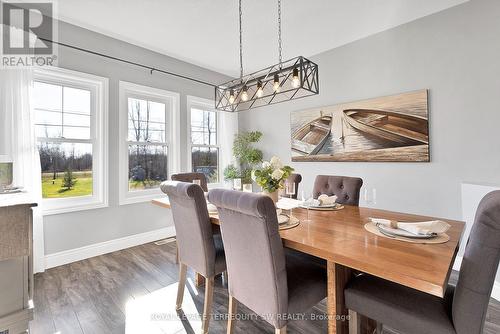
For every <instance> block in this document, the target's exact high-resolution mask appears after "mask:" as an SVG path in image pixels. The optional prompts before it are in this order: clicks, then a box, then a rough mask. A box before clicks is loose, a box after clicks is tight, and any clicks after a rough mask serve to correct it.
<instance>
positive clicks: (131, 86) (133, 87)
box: [119, 81, 180, 205]
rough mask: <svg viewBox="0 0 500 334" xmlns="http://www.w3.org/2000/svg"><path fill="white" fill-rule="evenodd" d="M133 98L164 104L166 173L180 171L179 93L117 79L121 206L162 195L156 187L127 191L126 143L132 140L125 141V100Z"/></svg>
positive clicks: (126, 127) (126, 113) (126, 116)
mask: <svg viewBox="0 0 500 334" xmlns="http://www.w3.org/2000/svg"><path fill="white" fill-rule="evenodd" d="M129 97H131V98H136V99H143V100H148V101H154V102H160V103H164V104H165V112H166V118H165V121H166V124H167V126H166V128H165V131H166V132H167V138H166V142H165V144H166V146H167V159H168V176H169V177H170V176H171V175H172V174H175V173H177V172H178V171H179V170H180V150H179V146H180V143H179V138H180V136H179V128H180V94H179V93H176V92H171V91H167V90H163V89H159V88H154V87H149V86H143V85H139V84H135V83H131V82H127V81H120V82H119V128H120V129H119V141H120V145H119V150H120V151H119V164H120V165H119V166H120V167H119V193H120V194H119V202H120V205H128V204H134V203H142V202H147V201H150V200H152V199H154V198H157V197H158V196H161V195H162V192H161V190H160V189H159V188H155V189H145V190H135V191H129V177H128V175H129V170H128V168H129V166H128V163H129V157H128V149H129V145H130V144H133V143H135V142H131V141H129V140H128V99H129ZM137 143H138V144H150V145H161V146H164V144H159V143H154V142H152V143H147V142H137Z"/></svg>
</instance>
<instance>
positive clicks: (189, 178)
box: [171, 173, 208, 192]
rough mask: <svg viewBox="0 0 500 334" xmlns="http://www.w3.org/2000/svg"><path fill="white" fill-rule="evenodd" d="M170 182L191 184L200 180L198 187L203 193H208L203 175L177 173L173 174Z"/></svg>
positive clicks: (205, 178)
mask: <svg viewBox="0 0 500 334" xmlns="http://www.w3.org/2000/svg"><path fill="white" fill-rule="evenodd" d="M171 179H172V181H181V182H188V183H193V181H194V180H200V186H201V189H203V191H205V192H207V191H208V186H207V177H206V176H205V174H203V173H179V174H173V175H172V177H171Z"/></svg>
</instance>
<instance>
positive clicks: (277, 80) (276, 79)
mask: <svg viewBox="0 0 500 334" xmlns="http://www.w3.org/2000/svg"><path fill="white" fill-rule="evenodd" d="M273 89H274V91H275V92H276V93H279V92H280V78H279V76H278V74H275V75H274V83H273Z"/></svg>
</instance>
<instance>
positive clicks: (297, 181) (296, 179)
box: [280, 173, 302, 199]
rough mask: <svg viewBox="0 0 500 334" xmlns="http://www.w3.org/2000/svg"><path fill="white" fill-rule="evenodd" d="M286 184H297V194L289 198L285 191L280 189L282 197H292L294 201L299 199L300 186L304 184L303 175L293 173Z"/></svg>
mask: <svg viewBox="0 0 500 334" xmlns="http://www.w3.org/2000/svg"><path fill="white" fill-rule="evenodd" d="M285 182H293V183H294V184H295V194H293V195H291V196H289V195H287V194H286V193H285V190H284V189H280V196H283V197H291V198H293V199H297V197H298V195H299V184H300V182H302V175H300V174H297V173H292V174H290V176H289V177H288V178H287V179H286V180H285Z"/></svg>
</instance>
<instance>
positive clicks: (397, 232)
mask: <svg viewBox="0 0 500 334" xmlns="http://www.w3.org/2000/svg"><path fill="white" fill-rule="evenodd" d="M376 226H377V228H378V229H379V230H380V232H382V233H384V234H389V235H392V236H396V237H405V238H413V239H430V238H434V237H435V236H436V235H420V234H413V233H410V232H408V231H405V230H401V229H399V228H392V227H389V226H384V225H380V224H377V225H376Z"/></svg>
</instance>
